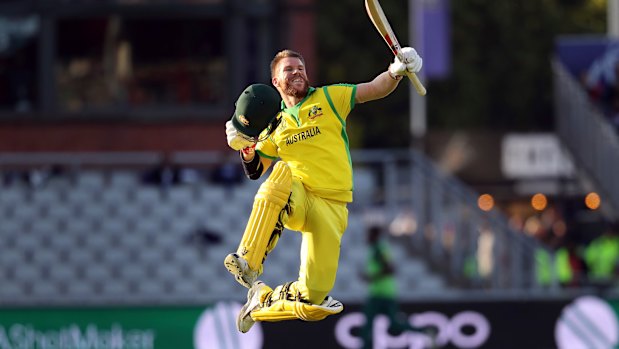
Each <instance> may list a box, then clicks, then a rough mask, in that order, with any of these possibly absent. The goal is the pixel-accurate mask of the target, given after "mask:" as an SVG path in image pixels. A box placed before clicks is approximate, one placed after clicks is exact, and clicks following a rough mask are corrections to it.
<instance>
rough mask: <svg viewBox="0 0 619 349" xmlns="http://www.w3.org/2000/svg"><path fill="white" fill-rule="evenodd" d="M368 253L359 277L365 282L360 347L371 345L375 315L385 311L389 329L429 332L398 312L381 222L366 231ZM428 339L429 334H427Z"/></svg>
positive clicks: (389, 253)
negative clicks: (365, 298) (366, 293)
mask: <svg viewBox="0 0 619 349" xmlns="http://www.w3.org/2000/svg"><path fill="white" fill-rule="evenodd" d="M367 244H368V257H367V264H366V268H365V271H364V272H362V273H361V275H360V276H361V278H362V279H363V280H365V281H366V282H367V283H368V298H367V300H366V302H365V305H364V308H363V313H364V314H365V325H364V326H363V329H362V337H363V349H372V348H373V347H374V346H373V335H372V334H373V325H374V319H375V318H376V316H378V315H385V316H387V318H388V319H389V331H390V332H395V333H402V332H404V331H411V332H418V333H424V334H427V335H431V334H432V333H431V329H420V328H416V327H413V326H412V325H411V324H410V323H409V322H408V319H407V318H406V315H405V314H403V313H402V312H400V310H399V304H398V300H397V296H398V289H397V288H398V285H397V280H396V269H395V266H394V264H393V260H392V254H391V248H390V246H389V243H388V241H387V240H386V239H385V238H384V237H383V228H382V227H381V226H377V225H373V226H370V227H369V229H368V231H367ZM428 342H429V343H431V337H429V338H428Z"/></svg>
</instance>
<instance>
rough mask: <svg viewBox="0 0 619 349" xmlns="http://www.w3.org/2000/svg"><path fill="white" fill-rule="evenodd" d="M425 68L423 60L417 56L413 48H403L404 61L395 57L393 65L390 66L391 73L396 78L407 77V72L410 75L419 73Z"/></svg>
mask: <svg viewBox="0 0 619 349" xmlns="http://www.w3.org/2000/svg"><path fill="white" fill-rule="evenodd" d="M422 66H423V59H421V56H419V55H418V54H417V51H415V49H414V48H412V47H403V48H402V61H400V60H399V59H398V57H395V59H394V60H393V63H391V65H389V73H391V74H392V75H395V76H401V75H406V71H408V72H410V73H418V72H419V71H420V70H421V67H422Z"/></svg>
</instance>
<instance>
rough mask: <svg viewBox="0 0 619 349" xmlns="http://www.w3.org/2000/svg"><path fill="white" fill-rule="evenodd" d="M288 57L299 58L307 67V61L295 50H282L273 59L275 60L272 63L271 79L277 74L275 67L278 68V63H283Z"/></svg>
mask: <svg viewBox="0 0 619 349" xmlns="http://www.w3.org/2000/svg"><path fill="white" fill-rule="evenodd" d="M288 57H293V58H298V59H300V60H301V62H302V63H303V65H305V59H304V58H303V56H302V55H301V54H300V53H299V52H296V51H293V50H281V51H279V52H277V53H276V54H275V57H273V60H272V61H271V77H273V76H274V75H275V74H274V73H275V67H276V66H277V63H279V61H281V60H282V59H284V58H288Z"/></svg>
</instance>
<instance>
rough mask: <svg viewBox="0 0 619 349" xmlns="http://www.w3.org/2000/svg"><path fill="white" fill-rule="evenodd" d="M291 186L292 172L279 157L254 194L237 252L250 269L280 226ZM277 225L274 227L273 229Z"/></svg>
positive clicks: (271, 243) (256, 266) (274, 239)
mask: <svg viewBox="0 0 619 349" xmlns="http://www.w3.org/2000/svg"><path fill="white" fill-rule="evenodd" d="M291 190H292V175H291V172H290V168H289V167H288V164H286V163H285V162H283V161H279V162H277V163H276V164H275V166H274V167H273V172H272V173H271V175H270V176H269V178H267V180H266V181H265V182H264V183H262V185H261V186H260V189H258V193H257V194H256V197H255V198H254V206H253V209H252V212H251V215H250V216H249V221H248V222H247V227H246V228H245V232H244V233H243V238H242V239H241V243H240V244H239V248H238V250H237V253H238V254H239V255H240V256H242V257H243V258H245V260H247V263H248V264H249V267H250V268H251V269H252V270H260V268H261V267H262V263H263V261H264V259H265V258H266V254H267V253H268V252H269V251H271V250H272V249H273V248H274V247H275V244H276V243H277V240H278V239H279V234H281V232H282V230H283V224H284V223H285V222H282V220H283V218H282V216H286V217H287V215H286V213H285V210H284V208H286V205H287V203H288V199H289V198H290V191H291ZM276 228H277V229H276Z"/></svg>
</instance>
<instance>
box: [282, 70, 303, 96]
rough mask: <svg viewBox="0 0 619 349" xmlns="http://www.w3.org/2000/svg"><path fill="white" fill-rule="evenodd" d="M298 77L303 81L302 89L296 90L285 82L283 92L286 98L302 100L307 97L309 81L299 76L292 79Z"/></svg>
mask: <svg viewBox="0 0 619 349" xmlns="http://www.w3.org/2000/svg"><path fill="white" fill-rule="evenodd" d="M298 77H299V78H301V79H303V82H304V86H303V89H301V90H297V89H296V88H294V87H293V86H292V84H291V83H289V82H288V81H287V80H286V81H285V82H284V92H285V93H286V94H287V95H288V96H292V97H295V98H303V97H305V96H307V90H309V81H308V80H307V79H306V78H305V77H304V76H301V75H300V76H295V77H294V78H293V79H296V78H298Z"/></svg>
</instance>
